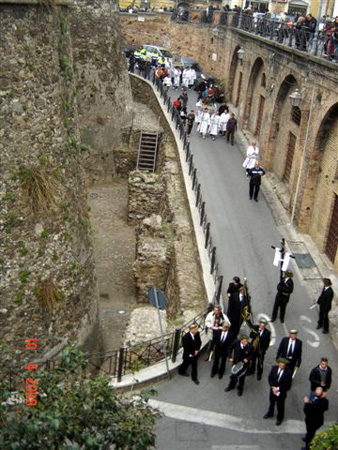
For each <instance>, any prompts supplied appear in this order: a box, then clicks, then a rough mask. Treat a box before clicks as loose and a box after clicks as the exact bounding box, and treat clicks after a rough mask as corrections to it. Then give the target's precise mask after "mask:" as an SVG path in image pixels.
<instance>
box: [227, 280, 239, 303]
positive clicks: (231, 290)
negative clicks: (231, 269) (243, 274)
mask: <svg viewBox="0 0 338 450" xmlns="http://www.w3.org/2000/svg"><path fill="white" fill-rule="evenodd" d="M242 286H243V284H242V283H241V279H240V278H239V277H233V279H232V282H231V283H229V286H228V290H227V295H228V297H229V298H231V297H232V296H233V294H235V293H236V292H239V290H240V288H241V287H242Z"/></svg>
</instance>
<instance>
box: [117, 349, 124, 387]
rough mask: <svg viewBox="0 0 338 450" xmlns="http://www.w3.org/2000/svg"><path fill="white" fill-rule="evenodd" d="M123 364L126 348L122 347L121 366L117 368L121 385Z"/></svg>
mask: <svg viewBox="0 0 338 450" xmlns="http://www.w3.org/2000/svg"><path fill="white" fill-rule="evenodd" d="M123 363H124V347H120V354H119V366H118V368H117V382H118V383H120V381H121V380H122V371H123Z"/></svg>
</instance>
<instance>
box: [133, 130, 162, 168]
mask: <svg viewBox="0 0 338 450" xmlns="http://www.w3.org/2000/svg"><path fill="white" fill-rule="evenodd" d="M157 146H158V132H157V133H156V132H155V133H150V132H145V131H141V136H140V142H139V148H138V154H137V163H136V170H149V171H150V172H154V171H155V166H156V156H157Z"/></svg>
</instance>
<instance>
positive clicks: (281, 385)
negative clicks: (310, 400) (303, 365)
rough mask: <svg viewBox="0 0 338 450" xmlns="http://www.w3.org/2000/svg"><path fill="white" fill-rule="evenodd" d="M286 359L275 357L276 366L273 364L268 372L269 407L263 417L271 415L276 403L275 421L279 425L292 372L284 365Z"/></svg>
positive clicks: (267, 417) (281, 420)
mask: <svg viewBox="0 0 338 450" xmlns="http://www.w3.org/2000/svg"><path fill="white" fill-rule="evenodd" d="M287 363H288V361H287V360H286V359H284V358H278V359H277V366H273V367H272V369H271V371H270V374H269V378H268V379H269V385H270V388H271V389H270V396H269V401H270V405H269V409H268V412H267V413H266V414H265V416H264V419H269V418H270V417H273V413H274V410H275V405H277V421H276V425H277V426H279V425H280V424H281V423H282V422H283V419H284V409H285V399H286V395H287V392H288V390H289V389H290V386H291V380H292V374H291V372H290V370H289V369H288V368H287V367H286V365H287Z"/></svg>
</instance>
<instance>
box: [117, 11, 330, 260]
mask: <svg viewBox="0 0 338 450" xmlns="http://www.w3.org/2000/svg"><path fill="white" fill-rule="evenodd" d="M121 25H122V30H123V32H124V35H125V39H126V42H127V43H132V44H134V45H137V44H143V43H146V42H147V43H152V44H158V45H164V46H169V45H170V48H171V49H172V50H173V51H174V52H177V53H179V54H181V55H182V56H189V57H192V58H194V59H196V60H197V61H198V62H199V63H200V64H201V66H202V68H203V69H204V70H205V71H206V72H207V73H210V74H212V75H214V76H216V77H217V78H218V79H219V80H220V81H221V83H222V84H223V86H224V89H225V92H226V100H227V102H229V104H230V105H231V109H232V110H233V111H234V112H235V113H236V114H237V116H238V120H239V125H240V127H241V129H242V130H243V132H244V133H245V134H246V135H247V137H248V138H249V139H250V138H254V139H255V140H256V141H257V142H258V143H259V146H260V149H261V158H262V164H263V165H264V166H265V167H266V168H267V169H268V170H269V171H270V172H273V173H274V174H275V175H276V177H277V179H278V180H279V182H280V183H279V184H280V186H282V187H283V191H284V194H283V196H281V200H282V203H283V205H284V207H285V208H286V209H287V211H288V213H289V214H290V218H291V219H292V221H293V224H294V225H295V226H296V227H297V228H298V230H299V231H300V232H302V233H307V234H309V235H310V236H311V237H312V239H313V240H314V242H315V244H316V245H317V247H318V248H319V250H320V252H321V253H322V254H323V255H325V256H324V258H325V259H326V261H327V262H328V263H329V265H330V264H332V265H333V266H334V267H335V268H337V267H338V252H337V244H338V165H337V162H338V161H337V156H338V71H337V68H336V66H335V65H334V64H333V63H329V62H328V61H326V60H324V59H323V58H319V57H313V56H311V55H309V54H304V53H303V52H300V51H298V50H295V49H291V48H289V47H287V46H284V45H281V44H278V43H276V42H272V41H269V40H267V39H264V38H262V37H260V36H257V35H254V34H250V33H247V32H245V31H242V30H238V29H235V28H232V27H222V26H218V27H216V28H215V25H211V26H210V25H205V24H193V23H175V22H171V21H170V16H168V15H156V16H145V21H144V22H140V21H138V18H137V17H130V15H129V16H123V15H121ZM240 48H242V49H243V50H244V52H245V53H244V56H243V59H242V60H240V59H239V58H238V54H237V52H238V50H239V49H240ZM296 89H299V91H300V93H301V96H302V101H301V105H300V107H299V108H292V107H291V103H290V101H289V95H290V94H292V93H293V92H294V91H295V90H296ZM277 193H278V190H277Z"/></svg>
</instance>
